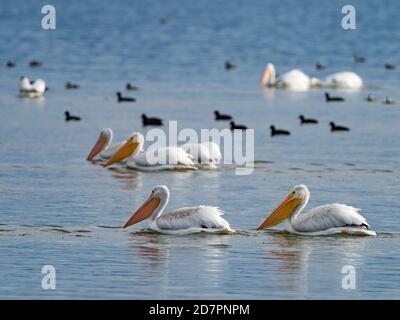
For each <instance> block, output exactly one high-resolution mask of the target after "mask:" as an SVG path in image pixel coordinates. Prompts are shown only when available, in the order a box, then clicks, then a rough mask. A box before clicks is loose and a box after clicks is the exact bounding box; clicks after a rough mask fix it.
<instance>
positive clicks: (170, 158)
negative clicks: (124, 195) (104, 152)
mask: <svg viewBox="0 0 400 320" xmlns="http://www.w3.org/2000/svg"><path fill="white" fill-rule="evenodd" d="M143 145H144V137H143V135H142V134H141V133H139V132H134V133H132V134H131V135H130V136H129V137H128V139H126V140H125V141H124V143H123V144H122V145H121V146H120V147H119V148H118V150H117V151H115V153H114V154H113V155H112V156H111V157H110V159H108V161H107V162H106V163H105V164H104V167H108V166H111V165H113V164H115V163H117V162H121V161H125V160H126V167H127V168H128V169H136V170H140V171H158V170H176V171H177V170H197V168H196V167H195V166H194V162H193V157H192V156H191V155H190V154H188V153H187V152H186V151H185V150H184V149H182V148H181V147H177V146H174V147H161V148H155V149H152V151H151V152H150V151H145V150H144V149H143Z"/></svg>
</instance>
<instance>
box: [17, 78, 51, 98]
mask: <svg viewBox="0 0 400 320" xmlns="http://www.w3.org/2000/svg"><path fill="white" fill-rule="evenodd" d="M19 85H20V92H21V94H22V95H23V96H27V97H29V98H39V97H42V96H43V94H44V92H45V91H46V82H44V80H42V79H36V80H35V81H32V82H31V81H30V80H29V79H28V78H27V77H21V79H20V82H19Z"/></svg>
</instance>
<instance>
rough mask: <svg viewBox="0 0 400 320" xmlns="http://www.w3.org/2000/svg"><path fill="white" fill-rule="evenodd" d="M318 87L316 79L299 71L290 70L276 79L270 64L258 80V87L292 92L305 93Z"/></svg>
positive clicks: (273, 67) (272, 66)
mask: <svg viewBox="0 0 400 320" xmlns="http://www.w3.org/2000/svg"><path fill="white" fill-rule="evenodd" d="M319 85H320V81H319V80H318V79H317V78H311V77H309V76H308V75H306V74H305V73H304V72H303V71H301V70H299V69H293V70H290V71H288V72H286V73H283V74H281V75H279V76H278V77H277V76H276V73H275V66H274V65H273V64H272V63H268V64H267V65H266V66H265V71H264V74H263V75H262V77H261V80H260V87H265V86H267V87H277V88H285V89H289V90H292V91H306V90H309V89H311V88H314V87H318V86H319Z"/></svg>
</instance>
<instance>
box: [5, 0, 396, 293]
mask: <svg viewBox="0 0 400 320" xmlns="http://www.w3.org/2000/svg"><path fill="white" fill-rule="evenodd" d="M42 4H43V3H42V2H41V1H29V2H27V1H2V2H1V3H0V17H1V19H0V37H1V41H2V46H1V47H0V57H1V63H2V64H3V65H4V63H5V62H6V61H7V60H12V61H15V62H16V63H17V67H16V68H13V69H6V68H3V69H2V70H1V73H0V84H1V86H0V108H1V117H0V138H1V139H0V194H1V196H0V223H1V225H0V298H113V299H117V298H135V299H148V298H160V299H167V298H178V299H184V298H206V299H214V298H253V299H254V298H255V299H264V298H272V299H274V298H324V299H327V298H357V299H360V298H400V289H399V288H400V282H399V272H400V267H399V266H400V258H399V256H400V249H399V247H400V227H399V219H400V212H399V205H398V203H399V197H400V189H399V182H400V179H399V156H400V143H399V141H400V130H399V123H400V122H399V120H400V119H399V114H400V111H399V110H400V109H399V108H400V107H399V106H400V95H399V94H398V90H397V89H398V87H399V84H400V81H399V74H398V71H392V72H388V71H385V70H384V68H383V64H384V63H386V62H390V63H393V64H397V65H398V66H400V59H399V57H398V49H399V46H398V43H399V35H400V22H399V19H398V17H397V14H398V12H399V10H400V4H399V2H398V1H379V2H377V1H353V2H352V4H353V5H354V6H355V7H356V9H357V28H358V29H357V30H355V31H345V30H343V29H342V28H341V25H340V22H341V18H342V15H341V7H342V5H344V4H347V3H345V2H340V1H323V2H321V1H307V3H303V4H301V5H300V4H299V2H298V1H279V2H273V1H266V0H264V1H248V2H247V3H246V2H243V1H240V3H239V1H230V2H226V1H196V3H194V2H193V3H190V4H189V2H188V1H183V0H182V1H178V0H173V1H168V5H166V2H165V1H134V2H132V1H113V2H110V3H108V4H107V7H104V6H102V5H100V4H99V2H98V1H85V2H83V1H52V4H53V5H55V7H56V9H57V29H56V30H55V31H43V30H42V29H41V27H40V26H41V18H42V15H41V14H40V11H41V5H42ZM160 18H166V19H167V23H166V24H165V25H161V24H160ZM354 52H357V53H359V54H361V55H364V56H365V57H366V58H367V60H368V63H367V64H357V65H356V64H354V63H353V61H352V54H353V53H354ZM32 59H37V60H40V61H43V62H44V65H43V67H41V68H37V69H31V68H28V67H27V63H28V61H30V60H32ZM225 60H231V61H233V62H234V63H236V64H237V66H238V67H237V69H236V70H233V71H230V72H226V71H225V70H224V68H223V64H224V62H225ZM269 61H271V62H274V63H275V65H276V67H277V69H278V70H277V71H278V73H279V72H284V71H286V70H288V69H290V68H295V67H301V68H303V69H304V70H305V71H306V72H308V73H309V74H313V75H317V76H320V77H323V76H324V75H327V74H329V73H330V72H336V71H340V70H345V69H352V70H355V71H356V72H358V73H359V74H360V75H361V76H362V77H363V79H364V80H365V82H366V89H364V90H362V91H360V92H333V93H335V94H339V95H342V96H344V97H345V98H346V100H347V101H346V102H345V103H342V104H327V103H325V102H324V99H323V92H324V91H323V90H316V91H312V92H307V93H289V92H285V91H274V92H262V91H260V90H259V88H258V79H259V76H260V75H261V72H262V71H263V67H264V65H265V63H266V62H269ZM316 61H319V62H321V63H323V64H326V65H327V70H326V71H323V72H317V71H316V70H315V69H314V64H315V62H316ZM21 75H26V76H29V77H31V78H36V77H42V78H44V79H45V80H46V81H47V82H48V85H49V87H50V90H49V92H47V93H46V97H45V99H42V100H24V99H20V98H17V97H16V95H17V90H18V79H19V77H20V76H21ZM66 81H73V82H78V83H79V84H80V85H81V86H82V88H81V89H79V90H75V91H74V90H71V91H67V90H65V89H64V84H65V82H66ZM128 81H130V82H132V83H133V84H135V85H138V86H139V87H140V90H139V91H138V92H133V93H132V92H126V91H124V90H123V89H124V85H125V83H126V82H128ZM117 90H121V91H122V92H123V93H124V94H126V95H132V96H133V95H134V96H135V97H136V98H137V99H138V102H137V103H135V104H117V103H116V99H115V92H116V91H117ZM368 93H373V94H374V95H375V96H376V97H377V101H376V102H372V103H368V102H366V101H365V97H366V96H367V94H368ZM386 95H388V96H390V97H392V98H393V99H395V100H398V101H399V102H398V103H397V104H395V105H392V106H385V105H383V104H382V103H381V101H382V100H383V99H384V98H385V96H386ZM67 109H68V110H70V111H71V112H72V113H74V114H78V115H80V116H81V117H82V119H83V120H82V121H81V122H79V123H65V122H64V119H63V113H64V111H65V110H67ZM215 109H218V110H220V111H223V112H226V113H229V114H232V115H234V117H235V120H236V121H237V122H238V123H244V124H246V125H248V126H249V127H251V128H254V129H255V148H256V149H255V159H256V163H255V167H256V168H255V170H254V173H253V174H252V175H249V176H237V175H235V171H234V169H233V168H232V167H230V166H225V167H223V168H222V169H221V170H220V171H197V172H182V173H176V172H174V173H172V172H159V173H141V172H136V171H124V170H105V169H102V168H101V167H99V166H96V165H93V164H91V163H88V162H86V161H85V157H86V156H87V154H88V152H89V149H90V148H91V146H92V145H93V143H94V142H95V140H96V138H97V135H98V132H99V130H100V129H101V128H104V127H111V128H113V130H114V133H115V139H116V140H121V139H124V138H125V137H126V136H127V135H128V134H129V133H131V132H132V131H135V130H140V131H142V132H144V133H145V132H146V130H147V129H144V128H142V127H141V122H140V114H141V113H143V112H145V113H147V114H149V115H155V116H159V117H162V118H163V119H164V120H165V121H168V120H177V121H178V126H179V129H183V128H194V129H196V130H197V131H199V130H200V129H201V128H214V127H215V128H224V127H226V126H227V124H226V123H215V122H214V121H213V114H212V112H213V110H215ZM299 114H304V115H305V116H309V117H315V118H317V119H319V121H320V124H319V125H317V126H300V125H299V122H298V119H297V117H298V115H299ZM332 120H333V121H337V122H338V123H339V124H343V125H346V126H349V127H350V128H351V131H350V132H348V133H343V134H331V133H330V132H329V126H328V123H329V121H332ZM270 124H275V125H276V126H277V127H280V128H284V129H288V130H290V131H291V132H292V135H291V136H290V137H280V138H271V137H270V136H269V129H268V128H269V125H270ZM299 183H305V184H307V185H308V186H309V188H310V191H311V201H310V205H309V206H316V205H321V204H325V203H331V202H341V203H346V204H349V205H352V206H354V207H357V208H362V210H363V214H364V215H365V217H366V218H367V219H368V221H369V223H370V224H371V226H372V228H373V229H374V230H376V231H377V233H378V236H377V237H374V238H358V237H356V238H353V237H313V238H311V237H299V236H294V235H289V234H286V233H284V232H279V231H278V230H279V229H281V228H280V227H278V228H277V229H274V230H267V231H262V232H256V231H254V229H255V227H257V225H258V224H259V223H260V222H261V221H262V219H263V218H264V217H265V215H266V214H267V213H268V212H269V211H270V210H271V209H272V208H273V207H274V206H275V205H276V204H277V203H278V202H279V201H280V200H281V199H282V198H283V197H284V196H285V195H286V194H287V192H288V191H290V189H291V187H292V186H294V185H296V184H299ZM157 184H166V185H168V187H169V189H170V191H171V200H170V204H169V206H168V208H170V209H173V208H179V207H183V206H190V205H199V204H207V205H214V206H219V207H220V208H222V209H223V210H224V211H225V212H226V214H225V217H226V219H227V220H229V221H230V223H231V225H232V227H233V228H235V229H236V230H238V234H236V235H223V236H221V235H205V234H198V235H188V236H171V235H159V234H156V233H153V232H150V231H148V230H147V229H146V227H147V224H146V222H143V223H141V224H138V225H136V226H133V227H132V228H130V229H129V230H127V231H125V232H123V231H122V230H121V229H120V226H121V225H122V224H123V223H124V222H125V221H126V219H127V218H128V217H129V216H130V214H131V213H132V212H133V211H134V210H135V209H136V208H137V207H138V206H139V205H140V204H141V203H142V202H143V200H144V199H145V198H146V197H147V195H148V193H149V192H150V190H151V189H152V188H153V187H154V186H155V185H157ZM46 264H50V265H53V266H54V267H55V268H56V272H57V289H56V290H43V289H42V287H41V280H42V275H41V268H42V266H43V265H46ZM346 265H351V266H354V267H355V270H356V280H357V282H356V289H355V290H345V289H343V288H342V285H341V283H342V278H343V276H344V274H342V273H341V271H342V268H343V266H346Z"/></svg>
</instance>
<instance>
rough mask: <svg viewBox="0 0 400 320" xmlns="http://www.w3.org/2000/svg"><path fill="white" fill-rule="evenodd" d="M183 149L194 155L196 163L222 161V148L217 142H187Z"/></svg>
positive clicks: (217, 162)
mask: <svg viewBox="0 0 400 320" xmlns="http://www.w3.org/2000/svg"><path fill="white" fill-rule="evenodd" d="M182 149H183V150H185V152H186V153H188V154H190V155H191V156H192V158H193V160H194V162H195V163H199V164H200V163H201V164H210V163H214V164H219V163H220V162H221V158H222V155H221V150H220V149H219V146H218V145H217V144H216V143H215V142H210V141H205V142H202V143H186V144H184V145H182Z"/></svg>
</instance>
